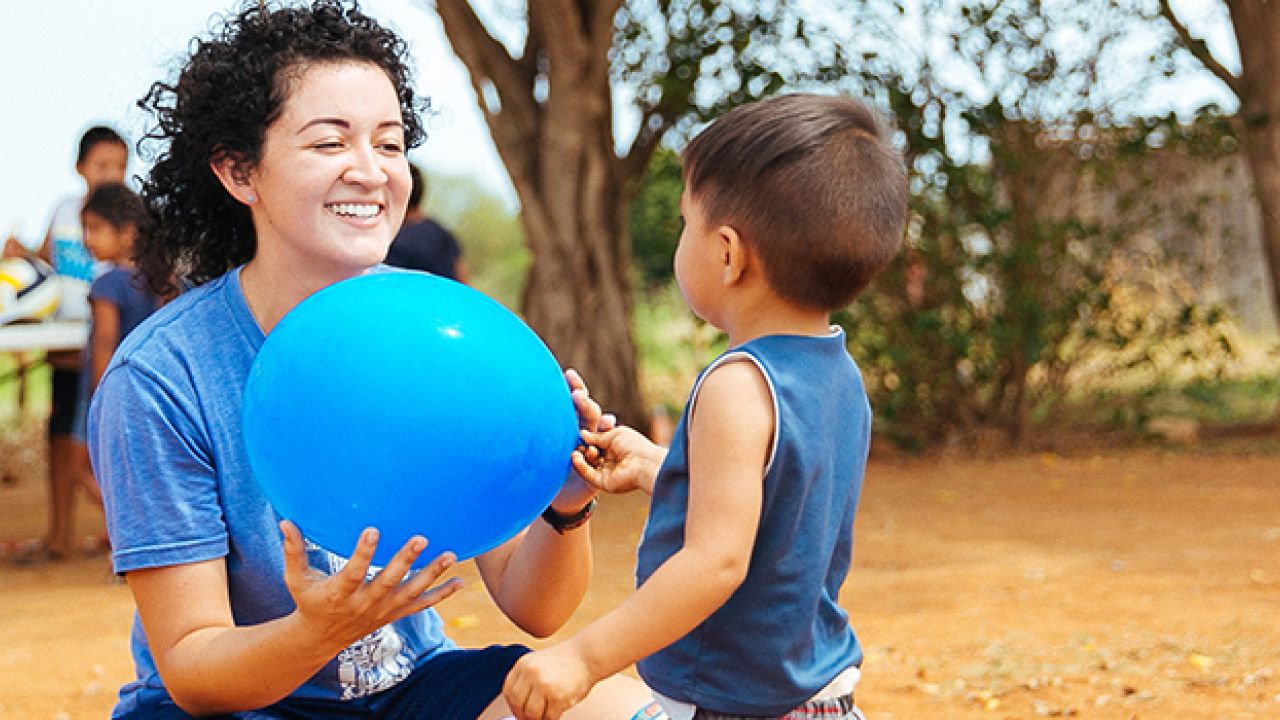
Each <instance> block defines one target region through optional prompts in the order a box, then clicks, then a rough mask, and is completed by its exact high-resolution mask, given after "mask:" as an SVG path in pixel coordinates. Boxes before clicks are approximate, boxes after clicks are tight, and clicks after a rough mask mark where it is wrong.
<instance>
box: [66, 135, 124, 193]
mask: <svg viewBox="0 0 1280 720" xmlns="http://www.w3.org/2000/svg"><path fill="white" fill-rule="evenodd" d="M128 164H129V149H128V148H126V147H125V146H124V145H121V144H120V143H116V142H100V143H98V144H97V145H94V146H93V147H91V148H89V152H87V153H85V156H84V160H82V161H80V162H79V163H77V164H76V172H78V173H80V177H83V178H84V182H85V184H86V185H88V186H89V191H90V192H92V191H93V189H94V188H96V187H98V186H99V185H103V184H105V183H122V182H124V173H125V167H126V166H127V165H128Z"/></svg>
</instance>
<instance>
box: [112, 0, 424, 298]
mask: <svg viewBox="0 0 1280 720" xmlns="http://www.w3.org/2000/svg"><path fill="white" fill-rule="evenodd" d="M193 42H194V45H193V49H192V51H191V55H190V57H189V58H188V59H187V61H186V63H185V65H184V66H183V67H182V70H181V73H180V74H179V76H178V79H177V82H176V83H167V82H156V83H155V84H153V85H152V86H151V89H150V90H149V91H148V92H147V95H146V97H144V98H142V99H141V100H139V101H138V106H139V107H140V108H142V109H143V110H144V111H147V112H148V113H150V114H151V115H152V116H153V121H154V126H153V127H152V128H151V129H150V130H149V131H148V132H147V134H146V135H145V136H144V137H143V139H142V140H141V141H139V143H138V146H139V153H140V154H144V150H146V149H147V148H148V147H149V146H150V144H152V143H159V144H160V147H159V149H158V151H157V152H151V153H145V154H148V155H153V156H154V157H155V159H156V162H155V165H154V166H153V167H152V169H151V172H150V174H149V175H148V176H147V177H145V178H142V191H141V195H142V198H143V201H144V203H145V204H146V206H147V211H148V213H147V215H148V217H147V226H146V227H145V228H144V232H142V233H141V241H140V242H139V244H138V248H137V254H136V260H137V263H138V267H139V268H140V269H141V270H142V272H143V273H144V274H145V275H146V277H147V281H148V282H149V283H150V284H151V286H152V287H153V289H155V290H156V291H157V292H161V293H162V292H166V291H169V290H171V289H172V283H173V278H174V277H175V275H183V276H185V277H186V278H187V279H188V280H189V281H190V282H192V283H194V284H197V285H198V284H200V283H204V282H207V281H209V280H211V279H213V278H215V277H218V276H219V275H222V274H223V273H225V272H227V271H228V270H230V269H231V268H234V267H236V266H237V265H241V264H243V263H246V262H248V261H249V260H251V259H252V258H253V256H254V254H255V253H256V252H257V238H256V235H255V233H254V229H253V223H252V220H251V218H250V214H249V210H248V208H246V207H245V206H244V205H242V204H240V203H239V202H237V201H236V200H235V199H234V198H232V197H231V195H230V194H228V193H227V192H226V190H225V189H224V188H223V187H222V185H221V183H220V182H219V181H218V178H217V176H216V175H215V174H214V173H213V171H212V170H211V169H210V163H211V162H214V161H217V160H219V159H223V158H226V157H228V156H231V157H234V158H236V160H237V166H238V170H239V171H240V172H246V173H247V172H249V171H250V170H252V169H253V168H254V167H255V166H256V164H257V163H258V162H259V160H260V159H261V153H262V143H263V138H264V136H265V133H266V129H267V127H268V126H270V125H271V123H272V122H274V121H275V120H276V119H277V118H278V117H279V116H280V114H281V113H282V112H283V109H284V103H285V101H286V100H287V99H288V97H289V95H290V93H291V92H292V90H293V83H295V82H296V81H297V79H298V78H299V77H300V76H301V73H302V71H304V70H306V69H307V68H308V67H309V66H311V65H314V64H318V63H331V62H342V61H358V62H367V63H371V64H373V65H375V66H377V67H379V68H381V69H382V70H383V71H385V72H386V74H387V76H388V77H389V78H390V80H391V82H392V84H393V85H394V86H395V89H396V94H397V95H398V97H399V99H400V110H401V115H402V117H403V118H404V131H405V143H406V145H407V147H416V146H417V145H420V144H421V143H422V141H423V139H424V138H425V136H426V133H425V130H424V128H423V125H422V120H421V117H420V112H421V108H420V104H419V101H418V100H417V99H416V98H415V96H414V92H413V83H412V71H411V69H410V67H409V63H408V59H407V55H408V46H407V45H406V43H405V42H404V40H402V39H401V38H400V37H399V36H397V35H396V34H395V33H394V32H392V31H391V30H388V29H387V28H384V27H383V26H381V25H379V24H378V22H377V21H375V20H374V19H373V18H370V17H369V16H367V15H365V14H363V13H362V12H360V9H359V6H358V3H357V2H355V1H354V0H352V1H351V2H343V1H342V0H313V2H311V3H310V5H309V6H305V7H284V8H279V9H274V10H272V9H268V8H267V5H266V3H264V2H260V1H258V0H254V1H253V2H246V4H245V6H244V7H243V8H242V9H241V11H240V12H239V13H238V14H236V15H233V16H228V17H224V18H222V25H221V28H220V29H217V30H215V31H214V33H213V35H212V36H211V37H209V38H206V39H196V40H195V41H193Z"/></svg>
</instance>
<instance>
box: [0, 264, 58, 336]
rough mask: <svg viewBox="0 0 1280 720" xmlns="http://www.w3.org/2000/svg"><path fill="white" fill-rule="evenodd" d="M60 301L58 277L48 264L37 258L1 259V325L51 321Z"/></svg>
mask: <svg viewBox="0 0 1280 720" xmlns="http://www.w3.org/2000/svg"><path fill="white" fill-rule="evenodd" d="M61 297H62V290H61V288H60V287H59V284H58V276H57V275H55V274H54V272H53V268H52V267H49V264H48V263H46V262H44V261H43V260H40V259H39V258H35V257H16V258H4V259H0V325H7V324H8V323H11V322H19V321H23V320H43V319H45V318H47V317H50V316H52V315H53V313H54V312H56V311H57V309H58V301H59V300H60V299H61Z"/></svg>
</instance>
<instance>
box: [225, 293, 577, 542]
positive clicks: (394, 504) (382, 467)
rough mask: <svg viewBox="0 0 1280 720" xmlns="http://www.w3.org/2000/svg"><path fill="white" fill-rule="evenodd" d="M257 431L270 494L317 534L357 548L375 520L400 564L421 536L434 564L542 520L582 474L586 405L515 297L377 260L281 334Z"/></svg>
mask: <svg viewBox="0 0 1280 720" xmlns="http://www.w3.org/2000/svg"><path fill="white" fill-rule="evenodd" d="M244 442H245V446H246V448H247V450H248V455H249V463H250V465H251V466H252V469H253V473H254V475H255V477H256V478H257V480H258V482H259V483H260V484H261V486H262V489H263V492H264V493H265V495H266V496H267V498H268V500H270V502H271V504H272V505H274V506H275V508H276V511H277V512H279V513H280V515H281V516H282V517H285V518H288V519H290V520H292V521H293V522H295V523H296V524H297V525H298V527H299V529H301V530H302V532H303V534H304V535H306V536H307V537H308V538H309V539H311V540H312V541H314V542H315V543H316V544H318V545H319V546H321V547H323V548H325V549H326V550H329V551H330V552H333V553H336V554H338V555H343V556H346V555H349V554H350V552H351V551H352V550H353V549H354V548H355V546H356V541H357V539H358V538H359V535H360V532H361V531H362V530H363V529H364V528H366V527H376V528H378V530H379V532H380V536H381V539H380V540H379V542H378V549H377V552H376V553H375V554H374V564H376V565H385V564H386V563H387V562H388V561H390V559H391V557H392V556H393V555H394V554H395V552H396V551H397V550H399V548H400V547H401V546H403V545H404V543H405V542H406V541H407V540H408V539H409V538H411V537H412V536H414V535H422V536H424V537H426V538H427V541H428V543H429V545H428V546H427V550H426V551H425V552H424V553H423V554H422V556H421V557H420V558H419V560H418V562H417V563H415V565H417V566H421V565H423V564H425V563H426V562H427V561H428V560H430V559H431V558H432V557H435V556H436V555H439V554H440V553H442V552H444V551H446V550H450V551H453V552H454V553H456V554H457V556H458V557H459V558H460V559H461V558H469V557H474V556H476V555H479V554H481V553H484V552H485V551H487V550H490V549H492V548H494V547H497V546H498V545H500V544H502V543H503V542H505V541H506V540H508V539H510V538H511V537H512V536H514V535H515V534H516V533H518V532H519V531H520V530H522V529H523V528H525V527H526V526H528V525H529V523H531V522H532V521H533V520H534V518H536V517H537V516H538V515H539V513H541V512H542V510H543V509H544V508H546V507H547V505H548V504H549V503H550V502H551V500H552V498H553V497H555V495H556V492H557V491H558V490H559V488H560V486H561V484H563V482H564V479H565V477H566V476H567V473H568V472H569V467H570V465H569V457H570V454H571V453H572V451H573V448H574V446H575V445H576V444H577V442H578V436H577V414H576V412H575V411H574V407H573V400H572V398H571V397H570V395H569V389H568V386H567V385H566V383H565V380H564V376H563V374H562V373H561V370H560V367H559V365H558V363H557V362H556V360H555V358H554V357H553V356H552V354H551V352H550V351H549V350H548V349H547V347H546V345H544V344H543V343H542V341H541V339H539V338H538V336H537V335H536V334H535V333H534V332H533V331H532V330H530V329H529V327H528V326H527V325H525V324H524V322H523V321H521V320H520V318H518V317H516V316H515V315H514V314H512V313H511V312H510V311H508V310H507V309H506V308H504V307H502V305H500V304H498V303H497V302H495V301H494V300H491V299H490V298H488V297H486V296H485V295H483V294H482V293H480V292H478V291H476V290H473V289H471V288H469V287H467V286H465V285H462V284H459V283H456V282H453V281H451V280H446V279H443V278H439V277H435V276H432V275H426V274H421V273H409V272H386V273H374V274H369V275H362V276H359V277H356V278H352V279H349V280H345V281H343V282H339V283H337V284H335V285H332V286H330V287H328V288H325V289H324V290H321V291H320V292H317V293H315V294H314V295H312V296H311V297H309V298H307V299H306V300H304V301H303V302H301V303H299V304H298V306H297V307H295V308H294V309H293V310H292V311H291V312H290V313H289V314H288V315H286V316H285V317H284V318H283V319H282V320H281V321H280V322H279V323H278V324H277V325H276V327H275V328H274V329H273V330H272V331H271V334H270V335H268V336H267V339H266V341H265V342H264V343H263V345H262V348H261V350H260V351H259V352H258V355H257V357H256V358H255V359H254V362H253V367H252V369H251V370H250V372H249V379H248V381H247V384H246V387H245V395H244Z"/></svg>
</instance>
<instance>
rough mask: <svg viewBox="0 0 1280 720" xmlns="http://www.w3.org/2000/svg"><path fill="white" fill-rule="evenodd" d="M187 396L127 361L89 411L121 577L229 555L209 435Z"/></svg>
mask: <svg viewBox="0 0 1280 720" xmlns="http://www.w3.org/2000/svg"><path fill="white" fill-rule="evenodd" d="M180 396H181V393H178V392H176V388H175V387H174V386H173V385H172V384H171V383H169V382H168V381H166V380H164V379H163V378H160V377H159V376H157V375H155V374H153V373H149V372H147V371H146V370H144V369H142V368H139V367H137V366H135V365H132V364H129V363H127V362H126V363H124V364H118V365H113V366H112V367H111V368H110V369H109V371H108V372H107V374H106V375H104V376H103V378H102V382H101V384H100V385H99V386H98V391H97V393H95V395H94V398H93V402H92V404H91V406H90V408H89V423H88V443H89V452H90V456H91V457H92V458H93V469H94V473H95V475H96V477H97V479H98V484H99V485H100V486H101V487H102V499H103V509H104V511H105V513H106V518H107V529H108V530H109V531H110V533H111V545H112V562H113V564H114V566H115V570H116V572H128V571H130V570H138V569H142V568H151V567H164V566H169V565H179V564H185V563H192V562H200V561H204V560H212V559H216V558H219V557H223V556H225V555H226V554H227V548H228V545H227V528H226V524H225V522H224V520H223V513H222V506H221V504H220V503H219V493H218V478H217V473H216V471H215V469H214V467H213V464H212V462H211V461H210V459H209V458H210V455H209V453H208V452H207V450H206V449H205V448H207V441H206V440H205V439H204V438H206V437H207V435H206V434H205V433H204V432H203V431H202V429H201V427H200V426H199V424H198V423H197V422H195V421H194V420H193V411H192V409H190V408H188V407H186V406H185V405H184V403H182V402H181V401H180V400H179V399H178V398H179V397H180Z"/></svg>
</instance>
